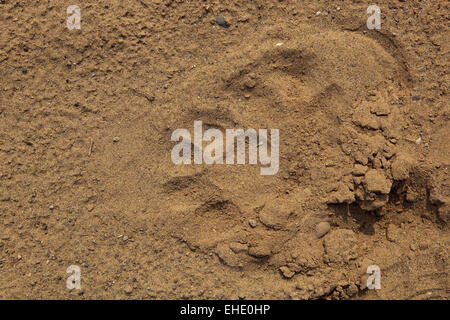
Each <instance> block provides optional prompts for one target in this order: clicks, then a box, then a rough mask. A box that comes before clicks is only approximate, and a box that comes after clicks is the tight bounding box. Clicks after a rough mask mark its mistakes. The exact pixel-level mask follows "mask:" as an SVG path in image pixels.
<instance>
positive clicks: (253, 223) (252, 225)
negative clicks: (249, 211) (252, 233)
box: [248, 219, 256, 228]
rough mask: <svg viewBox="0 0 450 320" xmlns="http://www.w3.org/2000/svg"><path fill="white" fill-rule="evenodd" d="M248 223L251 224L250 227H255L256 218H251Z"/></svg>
mask: <svg viewBox="0 0 450 320" xmlns="http://www.w3.org/2000/svg"><path fill="white" fill-rule="evenodd" d="M248 224H249V225H250V227H252V228H255V227H256V220H254V219H250V220H248Z"/></svg>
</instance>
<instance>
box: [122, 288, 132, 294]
mask: <svg viewBox="0 0 450 320" xmlns="http://www.w3.org/2000/svg"><path fill="white" fill-rule="evenodd" d="M124 291H125V293H126V294H128V295H130V294H131V293H132V292H133V287H132V286H126V287H125V289H124Z"/></svg>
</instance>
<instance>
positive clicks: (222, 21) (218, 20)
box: [216, 17, 230, 28]
mask: <svg viewBox="0 0 450 320" xmlns="http://www.w3.org/2000/svg"><path fill="white" fill-rule="evenodd" d="M216 23H217V24H218V25H219V26H221V27H223V28H228V27H229V26H230V25H229V24H228V22H227V21H226V20H225V18H224V17H218V18H216Z"/></svg>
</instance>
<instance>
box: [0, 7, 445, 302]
mask: <svg viewBox="0 0 450 320" xmlns="http://www.w3.org/2000/svg"><path fill="white" fill-rule="evenodd" d="M73 4H78V5H79V6H80V8H81V30H69V29H68V28H67V26H66V19H67V17H68V15H67V13H66V9H67V7H68V6H69V5H73ZM370 4H373V1H356V0H354V1H297V0H296V1H288V0H284V1H282V0H279V1H275V0H272V1H262V0H252V1H250V0H243V1H229V0H211V1H209V0H204V1H200V0H198V1H194V0H191V1H188V0H184V1H183V0H153V1H150V0H123V1H106V0H95V1H94V0H84V1H79V3H76V1H75V0H70V1H68V0H67V1H66V0H52V1H43V0H35V1H31V0H28V1H16V0H1V1H0V160H1V161H0V298H3V299H12V298H18V299H30V298H38V299H39V298H45V299H115V298H125V299H127V298H128V299H180V298H187V299H237V298H240V299H317V298H320V299H448V297H449V287H448V271H449V269H448V248H449V231H448V223H449V221H450V220H449V204H450V197H449V190H450V188H449V186H450V179H449V173H448V166H449V159H450V157H449V135H450V127H449V116H450V109H449V99H448V87H449V74H448V71H449V66H448V61H449V28H448V26H449V14H450V10H449V3H448V1H443V0H442V1H441V0H435V1H431V0H428V1H418V0H412V1H400V0H392V1H387V0H378V1H376V4H377V5H378V6H379V7H380V8H381V17H382V24H381V29H380V30H368V29H367V26H366V20H367V18H368V14H367V13H366V9H367V7H368V6H369V5H370ZM217 17H224V18H225V20H226V21H227V22H228V24H229V27H228V28H223V27H221V26H219V25H218V24H217V23H216V18H217ZM196 120H201V121H203V124H204V129H206V128H217V129H219V130H221V131H222V132H224V131H225V130H226V129H229V128H231V129H232V128H243V129H247V128H255V129H260V128H268V129H271V128H276V129H279V130H280V151H279V155H280V168H279V171H278V173H277V174H275V175H268V176H263V175H260V172H259V169H260V167H259V166H255V165H205V164H204V165H181V166H177V165H174V164H173V163H172V161H171V157H170V155H171V150H172V148H173V147H174V145H175V144H176V143H175V142H173V141H171V134H172V132H173V131H174V130H175V129H177V128H186V129H188V130H190V131H191V132H192V130H193V124H194V121H196ZM324 222H325V223H324ZM319 223H320V224H319ZM328 225H329V226H330V230H327V226H328ZM327 231H328V232H327ZM70 265H78V266H80V268H81V287H82V289H81V290H76V289H74V290H69V289H67V288H66V279H67V277H69V274H68V273H66V269H67V268H68V267H69V266H70ZM369 265H377V266H379V267H380V270H381V289H380V290H369V289H367V288H366V278H367V277H368V274H366V270H367V267H368V266H369Z"/></svg>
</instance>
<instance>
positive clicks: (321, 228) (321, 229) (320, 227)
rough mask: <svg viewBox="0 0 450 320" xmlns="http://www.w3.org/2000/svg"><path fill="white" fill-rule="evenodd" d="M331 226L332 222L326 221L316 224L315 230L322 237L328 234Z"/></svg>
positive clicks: (318, 236)
mask: <svg viewBox="0 0 450 320" xmlns="http://www.w3.org/2000/svg"><path fill="white" fill-rule="evenodd" d="M330 228H331V227H330V224H329V223H328V222H326V221H325V222H319V223H318V224H316V228H315V230H316V236H317V238H322V237H323V236H324V235H326V234H327V233H328V231H330Z"/></svg>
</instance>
